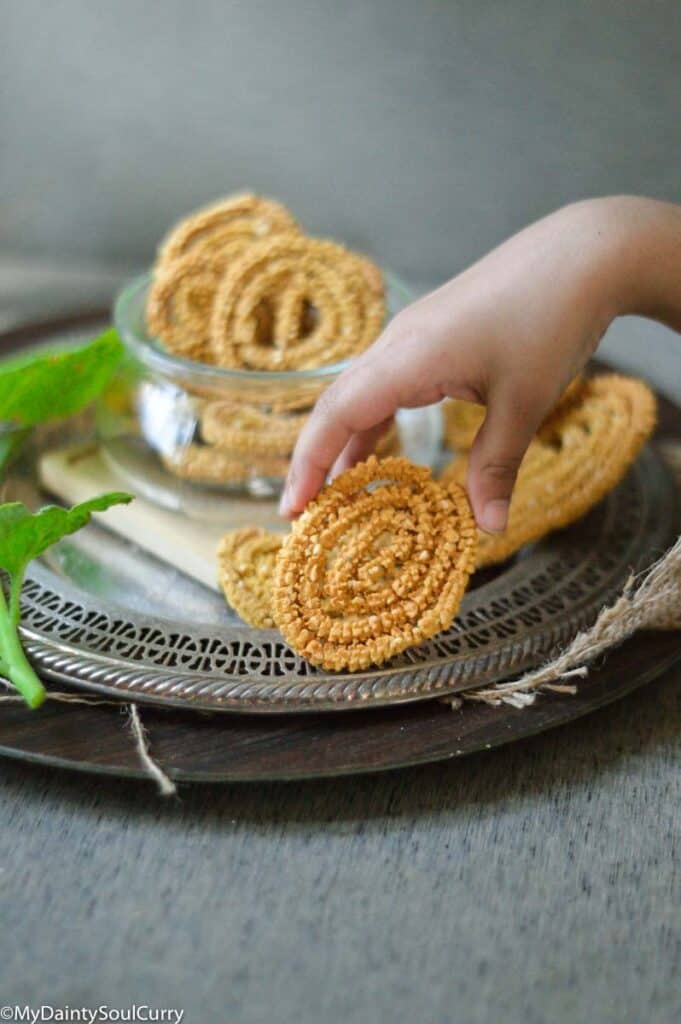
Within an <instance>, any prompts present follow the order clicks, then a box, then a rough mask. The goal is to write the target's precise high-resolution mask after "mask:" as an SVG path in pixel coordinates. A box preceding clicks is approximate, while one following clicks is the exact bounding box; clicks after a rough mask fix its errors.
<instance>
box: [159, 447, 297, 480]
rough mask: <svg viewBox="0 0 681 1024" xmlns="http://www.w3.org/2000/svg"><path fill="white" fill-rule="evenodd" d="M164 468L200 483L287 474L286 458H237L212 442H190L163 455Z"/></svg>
mask: <svg viewBox="0 0 681 1024" xmlns="http://www.w3.org/2000/svg"><path fill="white" fill-rule="evenodd" d="M161 459H162V461H163V464H164V466H165V467H166V469H169V470H170V472H171V473H173V474H174V475H175V476H177V477H180V478H181V479H183V480H191V481H194V482H195V483H203V484H238V483H243V482H244V481H246V480H248V479H250V478H251V477H253V476H264V477H271V478H272V479H279V478H283V477H285V476H286V474H287V472H288V468H289V459H287V458H285V457H282V456H277V455H260V456H249V457H248V458H244V457H240V456H239V455H236V454H233V453H231V452H224V451H221V450H220V449H219V448H216V447H215V446H214V445H207V444H206V445H202V444H189V445H187V446H186V447H184V448H182V449H179V450H178V451H177V452H173V454H172V455H162V456H161Z"/></svg>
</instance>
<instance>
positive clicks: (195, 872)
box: [0, 264, 681, 1024]
mask: <svg viewBox="0 0 681 1024" xmlns="http://www.w3.org/2000/svg"><path fill="white" fill-rule="evenodd" d="M0 269H1V264H0ZM38 286H39V279H38V281H37V285H36V287H38ZM80 304H81V305H82V304H83V296H82V295H81V296H80ZM660 330H661V329H660ZM664 343H665V344H666V341H665V342H664ZM625 347H626V346H625ZM662 347H664V344H663V345H662ZM634 355H635V353H634ZM630 356H631V354H630ZM646 359H647V354H646V352H643V353H641V357H640V364H641V369H642V370H643V371H645V367H646ZM629 361H630V362H631V358H630V360H629ZM665 382H666V384H667V390H668V391H669V390H671V389H673V387H674V386H675V387H676V394H677V397H679V398H681V387H679V383H680V382H681V344H680V345H679V349H678V355H677V356H676V361H675V362H674V361H673V359H671V360H670V361H669V364H668V365H667V367H666V373H665ZM658 383H659V382H658ZM679 683H681V671H680V670H679V669H678V668H677V669H675V670H673V671H671V672H669V673H667V674H666V675H665V676H664V677H662V678H661V679H660V680H658V681H657V682H655V683H652V684H650V685H649V686H647V687H645V688H644V689H643V690H641V691H639V692H638V693H635V694H634V695H632V696H631V697H629V698H627V699H625V700H623V701H621V702H619V703H618V704H615V705H612V706H610V707H607V708H604V709H603V710H601V711H598V712H595V713H594V714H592V715H591V716H589V717H587V718H585V719H582V720H579V721H576V722H574V723H572V724H571V725H568V726H564V727H561V728H559V729H556V730H553V731H552V732H550V733H546V734H544V735H542V736H538V737H535V738H534V739H530V740H525V741H522V742H520V743H517V744H513V745H511V746H508V747H504V748H501V749H499V750H497V751H494V752H491V753H486V754H477V755H474V756H471V757H469V758H467V759H464V760H461V761H456V762H450V763H443V764H439V765H433V766H429V767H423V768H416V769H410V770H405V771H399V772H391V773H387V774H385V775H377V776H366V777H359V778H347V779H334V780H322V781H318V782H295V783H288V784H281V783H279V784H273V783H270V784H252V785H235V786H231V787H215V786H197V787H185V788H183V789H182V790H181V792H180V796H179V798H178V799H176V800H175V799H174V800H169V801H162V800H160V799H159V798H158V797H157V796H156V793H155V791H154V789H153V787H152V785H151V784H150V783H138V782H132V781H121V780H114V779H110V778H106V777H95V776H80V775H76V774H69V773H65V772H60V771H57V770H52V769H49V770H48V769H44V768H40V767H37V766H32V765H26V764H20V763H17V762H10V761H6V760H3V761H0V772H1V773H2V786H0V825H1V827H0V922H1V930H0V934H1V936H2V939H1V949H2V957H1V959H0V964H1V966H0V1003H1V1004H7V1005H13V1004H15V1003H21V1004H23V1003H30V1004H31V1005H32V1006H34V1007H36V1006H38V1005H40V1004H41V1003H44V1004H48V1005H52V1006H55V1007H57V1006H62V1005H64V1004H68V1005H69V1006H71V1007H77V1006H87V1007H92V1008H94V1007H96V1006H98V1005H99V1004H104V1003H106V1004H109V1006H112V1007H119V1008H123V1007H128V1006H129V1005H130V1004H131V1003H137V1004H149V1005H150V1006H154V1007H171V1008H176V1009H184V1010H185V1017H184V1020H185V1021H188V1022H192V1024H194V1022H196V1024H212V1022H238V1024H264V1022H268V1021H271V1022H276V1024H280V1022H289V1021H291V1022H294V1021H295V1022H296V1024H308V1022H309V1024H312V1022H314V1024H318V1022H332V1024H335V1022H338V1024H341V1022H343V1024H346V1022H347V1024H355V1022H357V1024H360V1022H361V1024H373V1022H380V1021H384V1020H385V1021H399V1022H402V1021H404V1022H412V1021H414V1022H416V1021H418V1022H424V1024H429V1022H449V1021H451V1022H457V1024H488V1022H492V1021H503V1022H504V1024H520V1022H523V1024H543V1022H549V1021H550V1022H551V1024H556V1022H557V1024H563V1022H566V1024H567V1022H570V1024H572V1022H582V1021H584V1022H590V1024H591V1022H594V1024H623V1022H632V1024H634V1022H640V1021H646V1022H648V1024H671V1022H672V1021H675V1020H677V1019H679V1009H680V1008H681V989H680V987H679V966H680V964H679V925H680V892H681V886H680V884H679V883H680V879H679V861H678V844H679V840H680V834H679V820H680V816H679V806H681V777H680V775H679V771H678V760H679V757H678V755H679V734H680V732H681V689H680V688H679ZM519 713H520V712H519ZM0 1019H4V1018H2V1011H1V1010H0ZM10 1019H11V1018H10Z"/></svg>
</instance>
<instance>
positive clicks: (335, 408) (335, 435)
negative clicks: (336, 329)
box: [279, 358, 399, 518]
mask: <svg viewBox="0 0 681 1024" xmlns="http://www.w3.org/2000/svg"><path fill="white" fill-rule="evenodd" d="M398 405H399V394H398V388H397V386H396V385H395V383H394V382H393V380H392V375H391V374H390V373H389V372H387V370H386V368H385V366H383V360H382V359H380V358H377V359H370V358H367V359H360V360H359V361H358V362H357V364H356V365H355V366H354V367H352V368H351V369H350V370H346V371H345V373H343V374H341V376H340V377H339V378H338V380H336V381H335V382H334V383H333V384H332V385H331V387H330V388H328V389H327V390H326V391H325V392H324V394H323V395H322V397H321V398H320V399H319V401H318V402H317V404H316V406H315V408H314V409H313V411H312V415H311V416H310V418H309V420H308V421H307V423H306V424H305V426H304V428H303V430H302V431H301V434H300V437H299V438H298V442H297V444H296V447H295V451H294V452H293V458H292V460H291V468H290V470H289V474H288V479H287V481H286V487H285V489H284V493H283V495H282V498H281V502H280V504H279V512H280V515H282V516H284V517H285V518H293V517H294V516H296V515H298V513H300V512H302V510H303V509H304V508H305V505H306V504H307V503H308V501H310V499H311V498H313V497H314V496H315V495H316V494H317V492H318V491H319V489H320V488H321V487H322V485H323V484H324V481H325V479H326V476H327V474H328V472H329V470H330V469H331V467H332V466H333V464H334V463H335V462H336V460H337V459H338V457H339V455H340V454H341V452H343V449H344V448H345V447H346V445H347V444H348V442H349V441H350V440H351V438H353V437H354V436H355V435H358V436H359V438H360V439H361V440H358V441H357V444H358V445H359V447H360V450H361V448H362V446H363V444H364V441H365V439H368V438H370V437H371V436H372V432H373V431H374V430H376V429H377V428H379V427H382V426H383V424H384V423H385V421H386V420H390V418H391V417H392V416H393V415H394V413H395V412H396V411H397V408H398ZM378 433H379V434H380V430H379V431H378ZM350 454H351V455H352V450H351V452H350Z"/></svg>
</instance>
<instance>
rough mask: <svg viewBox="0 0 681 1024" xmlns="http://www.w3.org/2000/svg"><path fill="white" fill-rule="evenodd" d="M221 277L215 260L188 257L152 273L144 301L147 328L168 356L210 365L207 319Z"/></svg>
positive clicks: (208, 323) (211, 360)
mask: <svg viewBox="0 0 681 1024" xmlns="http://www.w3.org/2000/svg"><path fill="white" fill-rule="evenodd" d="M222 274H223V266H222V263H221V262H220V261H219V260H216V261H215V262H214V263H208V264H207V263H204V262H203V261H201V260H196V259H195V257H194V256H193V254H191V253H190V254H189V255H187V256H185V257H183V258H182V259H177V260H175V261H174V262H173V263H169V264H168V265H167V266H166V267H165V268H164V269H163V270H158V271H156V273H155V275H154V280H153V282H152V285H151V289H150V290H149V296H148V298H147V309H146V313H147V328H148V330H149V332H150V333H151V334H152V335H153V336H154V337H155V338H158V339H159V340H160V341H162V342H163V344H164V346H165V348H166V349H167V350H168V351H169V352H172V353H174V354H175V355H178V356H182V357H183V358H184V359H193V360H195V361H196V362H199V363H213V362H214V358H213V350H212V348H211V345H210V317H211V312H212V309H213V303H214V301H215V293H216V291H217V288H218V284H219V283H220V281H221V279H222Z"/></svg>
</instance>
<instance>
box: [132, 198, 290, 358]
mask: <svg viewBox="0 0 681 1024" xmlns="http://www.w3.org/2000/svg"><path fill="white" fill-rule="evenodd" d="M297 231H298V225H297V224H296V222H295V220H294V219H293V217H292V216H291V214H290V213H289V212H288V210H287V209H286V207H285V206H283V205H282V204H281V203H278V202H276V200H273V199H265V198H263V197H262V196H256V195H252V194H251V193H244V194H243V195H236V196H229V197H228V198H227V199H222V200H220V201H219V202H217V203H213V204H211V205H210V206H206V207H204V208H202V209H200V210H197V211H196V212H195V213H192V214H190V215H189V216H188V217H185V218H184V219H183V220H181V221H180V222H179V223H178V224H176V225H175V227H174V228H173V229H172V230H171V231H170V233H169V234H168V235H167V237H166V238H165V240H164V241H163V243H162V244H161V247H160V249H159V253H158V258H157V261H156V265H155V268H154V279H153V282H152V285H151V289H150V291H149V297H148V300H147V311H146V312H147V326H148V329H149V331H150V332H151V334H152V335H154V337H156V338H159V339H160V340H161V341H162V342H163V344H164V345H165V347H166V348H167V349H168V351H169V352H173V353H174V354H175V355H179V356H182V357H183V358H185V359H193V360H195V361H197V362H203V363H213V362H214V358H213V352H212V349H211V346H210V343H209V341H210V317H211V312H212V308H213V304H214V301H215V295H216V292H217V288H218V284H219V282H220V281H221V280H222V278H223V276H224V273H225V270H226V268H227V267H228V266H229V264H230V262H231V261H232V260H233V259H234V258H235V257H236V255H237V254H239V253H241V252H242V251H243V249H244V248H245V247H246V246H248V245H249V244H250V243H251V242H253V241H255V240H258V239H262V238H267V237H274V236H275V235H276V234H279V233H283V232H288V233H294V232H297Z"/></svg>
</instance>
